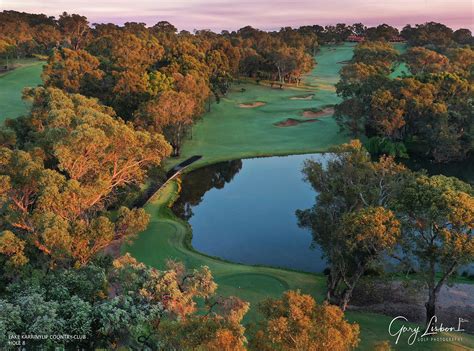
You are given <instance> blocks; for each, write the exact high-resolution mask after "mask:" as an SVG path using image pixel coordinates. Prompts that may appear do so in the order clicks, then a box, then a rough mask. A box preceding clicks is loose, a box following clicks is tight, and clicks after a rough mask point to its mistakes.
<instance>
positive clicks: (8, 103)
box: [0, 60, 44, 123]
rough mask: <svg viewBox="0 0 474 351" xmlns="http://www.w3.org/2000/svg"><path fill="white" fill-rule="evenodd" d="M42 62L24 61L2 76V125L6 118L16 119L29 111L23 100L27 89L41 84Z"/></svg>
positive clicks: (0, 85)
mask: <svg viewBox="0 0 474 351" xmlns="http://www.w3.org/2000/svg"><path fill="white" fill-rule="evenodd" d="M43 63H44V62H42V61H36V60H35V61H32V60H29V61H24V62H22V64H21V65H20V66H19V67H18V68H16V69H14V70H13V71H9V72H7V73H5V74H2V75H1V76H0V123H3V121H4V120H5V119H6V118H16V117H18V116H20V115H22V114H24V113H25V112H27V110H28V105H27V104H25V103H24V102H23V101H22V100H21V94H22V91H23V89H24V88H25V87H34V86H36V85H38V84H41V77H40V76H41V71H42V67H43Z"/></svg>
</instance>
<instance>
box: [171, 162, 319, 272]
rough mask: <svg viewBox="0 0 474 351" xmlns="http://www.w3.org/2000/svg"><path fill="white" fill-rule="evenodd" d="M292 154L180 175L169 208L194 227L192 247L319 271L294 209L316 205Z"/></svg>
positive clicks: (250, 261) (315, 251)
mask: <svg viewBox="0 0 474 351" xmlns="http://www.w3.org/2000/svg"><path fill="white" fill-rule="evenodd" d="M310 157H312V158H316V159H318V160H323V159H325V156H324V155H321V154H314V155H294V156H287V157H268V158H256V159H246V160H237V161H229V162H222V163H218V164H215V165H212V166H208V167H204V168H201V169H198V170H196V171H193V172H191V173H189V174H186V175H185V176H183V180H182V181H183V182H182V192H181V196H180V198H179V199H178V201H177V202H176V204H175V205H174V207H173V210H174V211H175V213H176V214H177V215H179V216H180V217H181V218H183V219H185V220H187V221H188V222H189V223H190V224H191V226H192V229H193V239H192V244H193V246H194V247H195V248H196V249H197V250H199V251H201V252H203V253H206V254H209V255H213V256H218V257H221V258H224V259H228V260H231V261H234V262H240V263H246V264H264V265H271V266H275V267H285V268H291V269H298V270H303V271H311V272H321V271H322V270H324V268H325V267H326V264H325V261H324V260H323V259H322V258H321V252H320V249H319V247H317V246H316V247H313V248H312V247H311V241H312V237H311V233H310V232H309V231H307V230H306V229H302V228H299V227H298V224H297V218H296V216H295V211H296V210H297V209H300V208H309V207H311V206H312V205H313V204H314V201H315V196H316V194H315V192H314V190H313V189H312V188H311V187H310V186H309V184H307V183H305V182H304V181H303V179H302V173H301V168H302V166H303V161H304V160H306V159H308V158H310Z"/></svg>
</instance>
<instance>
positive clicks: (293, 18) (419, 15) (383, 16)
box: [0, 0, 474, 31]
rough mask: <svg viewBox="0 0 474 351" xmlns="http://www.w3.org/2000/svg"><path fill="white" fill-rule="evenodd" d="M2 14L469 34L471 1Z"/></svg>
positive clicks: (354, 0)
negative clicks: (420, 27)
mask: <svg viewBox="0 0 474 351" xmlns="http://www.w3.org/2000/svg"><path fill="white" fill-rule="evenodd" d="M0 8H1V9H2V10H17V11H25V12H33V13H46V14H48V15H55V16H57V15H58V14H59V13H61V12H62V11H67V12H72V13H79V14H82V15H85V16H87V17H88V18H89V20H90V21H91V23H93V22H113V23H117V24H122V23H124V22H127V21H140V22H145V23H147V24H148V25H152V24H154V23H156V22H158V21H160V20H166V21H169V22H171V23H173V24H174V25H175V26H176V27H178V28H179V29H186V30H193V29H204V28H205V29H212V30H217V31H220V30H222V29H229V30H233V29H238V28H240V27H243V26H245V25H252V26H254V27H257V28H260V29H265V30H271V29H278V28H280V27H281V26H300V25H305V24H322V25H325V24H334V23H337V22H345V23H348V24H352V23H354V22H363V23H364V24H366V25H375V24H380V23H388V24H390V25H393V26H396V27H403V26H404V25H405V24H407V23H411V24H414V23H423V22H426V21H438V22H442V23H445V24H447V25H449V26H451V27H453V28H459V27H464V28H470V29H471V30H472V29H473V22H474V20H473V19H474V16H473V1H472V0H396V1H395V0H324V1H322V0H286V1H284V0H236V1H231V0H173V1H169V0H100V1H99V0H75V1H71V0H0Z"/></svg>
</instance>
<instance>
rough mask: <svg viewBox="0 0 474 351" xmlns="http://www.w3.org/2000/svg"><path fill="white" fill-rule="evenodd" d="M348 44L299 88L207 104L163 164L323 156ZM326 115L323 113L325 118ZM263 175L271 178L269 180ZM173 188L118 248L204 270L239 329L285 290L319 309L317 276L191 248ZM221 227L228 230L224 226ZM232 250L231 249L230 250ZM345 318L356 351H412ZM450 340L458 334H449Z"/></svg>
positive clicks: (354, 317)
mask: <svg viewBox="0 0 474 351" xmlns="http://www.w3.org/2000/svg"><path fill="white" fill-rule="evenodd" d="M352 49H353V44H344V45H340V46H330V47H323V48H322V49H321V51H320V52H319V53H318V55H317V56H316V61H317V62H318V64H317V65H316V67H315V68H314V70H313V71H312V72H311V73H309V74H308V75H307V76H306V77H305V80H304V84H303V86H301V87H291V88H288V87H287V88H284V89H279V88H271V87H270V86H268V85H266V84H260V85H256V84H250V83H246V84H240V85H239V84H236V85H234V87H233V89H232V91H231V92H230V93H229V95H228V96H227V97H226V98H223V99H222V100H221V102H220V103H219V104H214V105H213V106H212V109H211V111H210V112H208V113H207V114H205V115H204V116H203V117H202V119H201V120H200V121H198V122H197V123H196V125H195V126H194V127H193V130H192V136H191V137H190V138H189V140H187V141H186V142H185V144H184V146H183V149H182V154H181V156H180V158H178V159H176V158H175V159H172V160H169V161H168V162H167V167H168V168H171V167H172V166H173V165H175V164H177V163H178V162H180V161H182V160H184V159H186V158H188V157H190V156H192V155H202V156H203V157H202V159H200V160H199V161H197V162H196V163H194V164H193V165H192V166H191V167H189V168H188V169H187V171H190V170H192V169H196V168H198V167H201V166H203V165H207V164H212V163H215V162H218V161H224V160H232V159H240V158H249V157H256V156H271V155H289V154H302V153H311V152H320V151H325V150H327V149H328V148H329V147H331V146H332V145H335V144H340V143H342V142H344V141H346V140H347V137H346V136H344V135H342V134H340V133H339V129H338V126H337V124H336V123H335V121H334V119H333V118H332V117H331V116H330V113H327V111H328V109H329V108H330V106H331V105H333V104H335V103H337V102H338V97H337V96H336V94H335V88H334V84H335V83H336V82H337V81H338V79H339V75H338V72H339V69H340V67H341V66H342V65H343V64H344V61H347V60H349V59H350V58H351V56H352ZM308 110H312V111H322V113H320V114H319V116H318V117H317V118H314V119H316V121H315V122H314V123H294V124H292V125H291V124H289V126H287V127H282V126H281V127H279V126H278V124H279V123H280V122H283V121H286V120H288V119H293V120H296V121H301V120H304V119H305V118H307V117H305V116H304V115H303V114H304V112H305V111H308ZM325 111H326V112H325ZM269 176H271V175H269ZM180 186H181V183H180V181H179V180H174V181H172V182H169V183H167V184H166V185H165V186H164V187H163V188H161V189H160V190H159V191H158V192H157V193H156V194H155V195H154V196H153V197H152V198H151V199H150V200H149V201H148V203H147V204H146V206H145V209H146V211H147V212H148V213H149V214H150V215H151V221H150V224H149V226H148V228H147V230H146V231H144V232H143V233H141V234H139V236H138V237H137V238H136V239H135V240H134V241H133V242H132V243H127V244H125V245H123V247H122V252H123V253H125V252H129V253H131V254H132V255H133V256H134V257H136V258H137V259H138V260H140V261H142V262H144V263H146V264H148V265H151V266H154V267H157V268H164V266H165V261H166V260H167V259H174V260H180V261H182V262H184V263H185V264H186V265H187V266H188V267H189V268H193V267H198V266H202V265H205V266H208V267H209V268H210V269H211V271H212V273H213V276H214V278H215V280H216V282H217V284H218V286H219V288H218V294H222V295H234V296H238V297H240V298H242V299H244V300H246V301H249V302H250V303H251V309H250V311H249V313H248V314H247V315H246V317H245V320H244V322H251V321H255V320H256V319H257V318H258V313H257V310H256V305H257V304H258V302H260V301H262V300H264V299H265V298H268V297H277V296H280V295H281V294H282V292H284V291H286V290H288V289H299V290H301V291H302V292H304V293H309V294H311V295H313V296H314V297H315V298H316V300H317V301H319V302H321V301H322V300H323V298H324V295H325V290H326V285H325V277H324V275H322V274H309V273H302V272H297V271H291V270H284V269H277V268H271V267H263V266H249V265H242V264H236V263H232V262H228V261H224V260H220V259H217V258H214V257H211V256H207V255H204V254H202V253H199V252H197V251H196V250H194V249H193V248H192V246H191V238H192V228H191V227H190V225H189V224H188V223H187V222H185V221H183V220H181V219H179V218H177V217H176V216H175V215H174V213H173V212H172V211H171V209H170V207H171V205H172V204H173V202H174V201H175V200H176V198H177V197H178V196H179V192H180ZM229 225H232V224H231V223H229ZM238 249H239V248H235V250H238ZM347 318H348V319H349V320H351V321H354V322H357V323H359V325H360V327H361V336H360V338H361V343H360V349H362V350H370V349H372V348H373V347H374V345H375V344H376V343H377V342H380V341H384V340H389V339H391V340H390V342H391V343H392V347H394V349H396V350H413V346H410V345H408V343H407V337H408V334H405V335H404V336H402V337H401V338H400V341H399V342H398V344H397V345H395V344H394V342H393V340H394V338H392V337H390V335H389V334H388V330H387V328H388V325H389V323H390V321H391V319H392V318H390V317H388V316H384V315H380V314H373V313H361V312H348V313H347ZM450 336H452V337H456V336H458V335H455V334H453V335H450ZM462 336H463V338H462V341H448V342H439V341H436V342H429V341H427V342H423V343H418V344H417V346H416V347H417V350H432V349H433V348H434V346H436V349H437V350H466V349H469V346H468V345H474V337H472V336H470V335H466V334H463V335H462Z"/></svg>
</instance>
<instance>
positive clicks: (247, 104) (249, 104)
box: [239, 101, 266, 108]
mask: <svg viewBox="0 0 474 351" xmlns="http://www.w3.org/2000/svg"><path fill="white" fill-rule="evenodd" d="M264 105H266V103H265V102H263V101H255V102H245V103H241V104H239V107H240V108H254V107H259V106H264Z"/></svg>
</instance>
